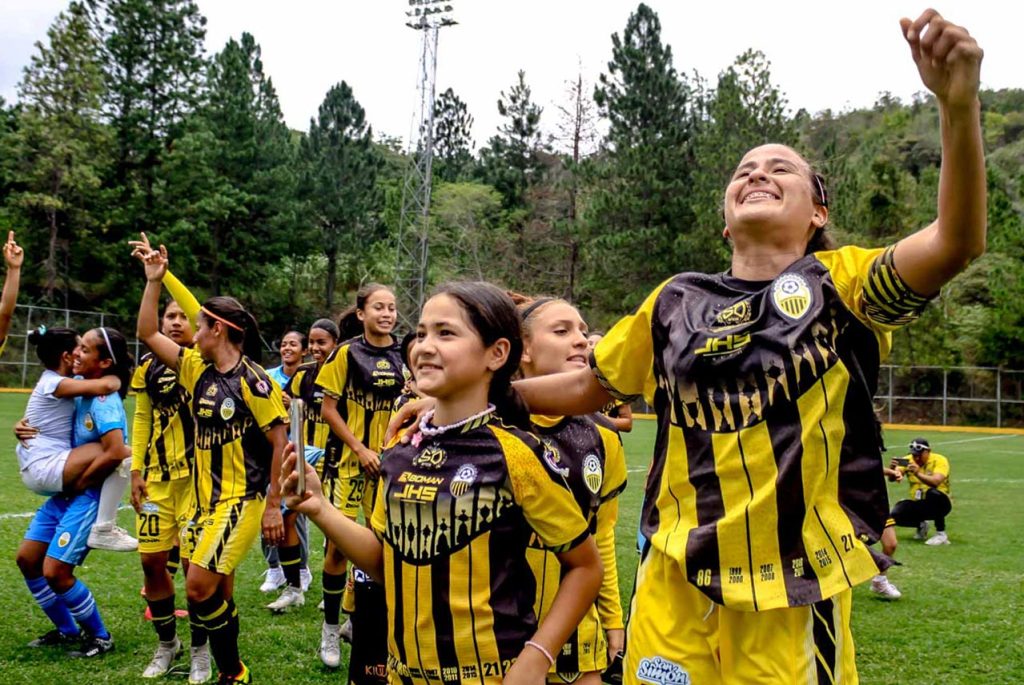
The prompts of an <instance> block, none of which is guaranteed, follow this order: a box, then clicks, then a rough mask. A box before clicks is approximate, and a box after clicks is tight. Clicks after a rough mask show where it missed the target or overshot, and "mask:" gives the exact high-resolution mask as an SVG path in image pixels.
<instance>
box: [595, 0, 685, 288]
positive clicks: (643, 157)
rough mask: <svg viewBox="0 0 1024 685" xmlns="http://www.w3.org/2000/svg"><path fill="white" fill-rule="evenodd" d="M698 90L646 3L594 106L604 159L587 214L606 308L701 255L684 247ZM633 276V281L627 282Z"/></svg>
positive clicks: (616, 39) (617, 42)
mask: <svg viewBox="0 0 1024 685" xmlns="http://www.w3.org/2000/svg"><path fill="white" fill-rule="evenodd" d="M696 95H697V93H696V91H695V89H694V88H693V86H692V85H691V84H690V83H689V82H688V81H687V80H686V79H685V78H683V77H681V76H680V75H679V74H678V73H677V72H676V69H675V67H674V66H673V64H672V49H671V47H670V46H668V45H665V44H663V43H662V41H661V22H660V21H659V19H658V15H657V14H656V13H655V12H654V11H653V10H652V9H651V8H650V7H648V6H647V5H645V4H640V5H639V6H638V7H637V9H636V11H635V12H633V13H632V14H631V15H630V17H629V20H628V21H627V22H626V28H625V30H624V31H623V33H622V35H621V36H620V35H619V34H618V33H616V34H614V35H613V36H612V59H611V61H610V62H609V63H608V72H607V73H604V74H601V76H600V79H599V82H598V85H597V87H596V88H595V90H594V100H595V101H596V103H597V106H598V110H599V112H600V114H601V116H602V117H604V118H605V119H607V122H608V127H609V128H608V136H607V138H606V140H605V148H606V149H607V152H606V154H605V155H603V156H602V158H601V159H600V160H599V162H600V163H599V164H595V165H593V166H592V167H591V170H590V171H591V174H590V181H591V189H590V198H589V202H588V208H587V211H586V218H587V222H588V224H589V231H590V232H591V235H592V236H593V239H592V240H591V241H590V246H589V254H587V255H585V256H586V259H587V261H589V262H590V263H592V264H594V265H595V268H594V270H593V271H592V272H591V274H590V277H589V282H588V284H587V285H588V289H589V290H590V291H591V292H592V294H593V297H594V302H595V303H596V304H598V306H599V307H610V306H614V303H619V306H621V303H623V302H628V303H630V304H635V303H637V302H638V301H639V299H640V297H642V295H643V294H645V293H646V291H647V290H648V289H649V288H650V287H651V286H653V285H654V284H655V283H656V282H657V281H658V280H659V279H662V278H665V277H666V276H668V275H669V274H671V273H673V272H675V271H678V270H679V269H680V268H688V267H689V266H690V264H691V263H692V260H693V258H694V257H695V256H697V255H692V254H691V255H685V254H682V253H681V252H680V250H679V249H678V248H677V242H678V238H677V236H678V235H680V234H682V233H686V232H688V231H690V230H692V227H693V225H694V216H693V211H692V209H691V207H690V203H689V193H690V184H691V175H692V172H693V168H694V162H695V160H694V154H693V137H694V133H695V130H696V128H697V124H698V121H697V117H696V113H695V109H696V102H695V99H696ZM625 274H630V277H628V278H626V277H624V275H625Z"/></svg>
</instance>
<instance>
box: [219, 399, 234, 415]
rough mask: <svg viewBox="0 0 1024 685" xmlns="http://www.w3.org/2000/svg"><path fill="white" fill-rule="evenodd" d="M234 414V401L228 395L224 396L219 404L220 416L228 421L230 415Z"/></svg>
mask: <svg viewBox="0 0 1024 685" xmlns="http://www.w3.org/2000/svg"><path fill="white" fill-rule="evenodd" d="M234 415H235V401H234V400H233V399H231V398H230V397H228V398H226V399H225V400H224V402H223V403H222V404H221V405H220V417H221V418H222V419H224V420H225V421H230V420H231V417H232V416H234Z"/></svg>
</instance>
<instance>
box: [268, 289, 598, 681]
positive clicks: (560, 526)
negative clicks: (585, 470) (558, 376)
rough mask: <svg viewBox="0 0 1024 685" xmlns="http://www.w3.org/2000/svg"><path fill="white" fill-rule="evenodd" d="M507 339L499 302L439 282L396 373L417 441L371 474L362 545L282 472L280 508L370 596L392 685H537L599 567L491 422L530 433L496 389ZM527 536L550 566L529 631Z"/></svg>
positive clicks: (547, 474) (533, 463) (548, 476)
mask: <svg viewBox="0 0 1024 685" xmlns="http://www.w3.org/2000/svg"><path fill="white" fill-rule="evenodd" d="M519 326H520V324H519V318H518V316H517V313H516V310H515V306H514V305H513V304H512V302H511V300H510V299H509V298H508V296H507V295H505V294H504V293H503V292H501V291H500V290H498V289H497V288H495V287H494V286H491V285H487V284H483V283H478V284H450V285H448V286H445V287H442V288H441V289H440V290H439V291H438V293H437V294H436V295H434V296H433V297H431V298H430V300H429V301H428V302H427V303H426V305H425V306H424V309H423V315H422V317H421V318H420V322H419V324H418V326H417V339H416V342H415V344H414V345H413V347H412V350H411V359H412V363H413V367H414V368H415V370H416V379H417V383H418V385H419V387H420V389H421V390H422V391H423V392H425V393H427V394H429V395H430V396H432V397H435V398H437V405H436V410H435V411H434V412H431V413H430V414H428V415H427V416H426V417H425V419H424V423H423V428H422V429H421V438H422V441H421V442H417V443H416V444H413V443H408V444H399V445H397V446H395V447H393V448H391V449H389V450H388V451H387V452H386V454H385V458H384V459H383V460H382V461H381V485H380V489H379V491H378V495H377V502H376V505H375V507H374V510H373V519H372V521H373V530H372V531H371V530H368V529H366V528H363V527H361V526H359V525H358V524H356V523H355V522H353V521H351V520H350V519H348V518H347V517H345V516H343V515H341V514H340V513H339V512H337V511H335V510H334V508H333V507H330V506H328V505H327V503H326V501H325V499H324V498H323V496H322V494H321V493H320V490H319V488H317V487H316V472H315V471H314V470H313V468H312V467H307V468H306V478H307V480H308V482H309V483H310V484H312V487H310V485H307V488H308V489H307V490H306V492H305V493H302V494H299V493H296V491H295V490H296V483H297V477H296V475H295V474H294V473H290V475H289V476H288V479H287V481H286V484H285V486H284V487H285V492H286V493H288V495H289V497H288V503H289V506H291V507H292V508H296V509H299V510H300V511H304V512H305V513H306V514H307V515H309V516H310V517H311V518H312V519H313V521H314V522H316V523H317V525H319V526H320V527H321V528H322V529H323V530H324V532H325V534H326V535H327V536H328V537H329V538H330V539H331V541H332V542H333V543H334V544H335V545H337V546H338V547H339V548H340V549H341V550H342V552H343V553H344V554H345V556H346V557H348V558H350V559H352V560H353V562H354V563H355V564H356V565H358V566H359V568H361V569H363V570H365V571H366V572H367V573H369V574H370V575H371V576H372V577H373V578H374V579H375V580H377V581H378V582H380V583H383V585H384V587H385V590H386V597H387V604H388V621H389V636H388V647H389V657H388V661H389V670H390V672H391V674H392V682H397V680H398V679H401V680H402V681H404V682H430V681H434V682H440V681H445V682H452V683H459V682H465V683H499V682H502V681H503V679H505V680H506V682H510V683H511V682H533V683H542V682H543V681H544V679H545V674H546V673H547V671H548V669H549V668H550V666H551V665H552V664H553V663H554V654H557V653H558V652H559V650H560V649H561V646H562V644H563V643H564V642H565V640H566V639H567V638H568V637H569V635H570V634H571V633H572V631H573V629H574V628H575V626H576V625H577V624H578V623H579V621H580V619H581V618H582V617H583V615H584V614H585V613H586V611H587V610H588V608H589V607H590V606H591V605H592V604H593V602H594V598H595V597H596V596H597V593H598V590H599V587H600V584H601V561H600V556H599V555H598V551H597V547H596V545H595V544H594V542H593V539H592V538H591V536H590V534H589V531H588V527H587V523H586V521H585V520H584V519H583V517H582V515H581V514H580V511H579V507H578V506H577V505H576V503H575V501H574V500H573V498H572V495H571V494H570V493H569V491H568V490H567V489H566V488H565V485H564V480H563V479H562V477H561V474H560V472H559V470H560V469H561V467H560V466H559V464H558V462H557V461H556V457H555V456H554V455H553V454H551V453H550V452H548V451H547V450H546V449H545V448H544V447H543V445H542V444H541V443H540V442H539V441H538V440H537V438H536V437H535V436H533V435H530V434H529V433H526V432H524V431H523V430H521V429H520V428H517V427H514V426H513V425H508V424H506V423H505V422H506V421H507V422H509V423H513V424H517V425H519V426H524V427H528V426H529V415H528V413H527V411H526V408H525V407H524V406H523V405H522V403H521V401H517V400H518V398H517V396H516V395H515V393H514V391H513V390H512V389H511V386H510V380H511V377H512V374H514V373H515V371H516V368H517V367H518V365H519V359H520V355H521V353H522V339H521V337H520V330H519ZM289 450H291V448H289ZM289 463H290V464H294V463H295V462H294V456H289V457H288V460H287V461H286V467H285V468H288V466H287V464H289ZM534 535H536V536H537V537H538V538H539V540H540V544H542V545H544V546H545V547H547V548H549V549H551V550H552V551H554V552H555V553H556V554H557V555H558V559H559V562H560V563H561V565H562V584H561V588H560V590H559V592H558V595H557V597H556V598H555V601H554V603H553V604H552V606H551V609H550V611H549V612H548V614H547V616H546V617H545V618H544V620H543V621H542V622H541V623H540V624H539V626H538V624H537V621H536V618H535V616H534V613H533V601H534V595H535V591H534V590H535V587H534V581H533V576H532V574H531V572H530V568H529V565H528V564H527V562H526V556H525V555H526V546H527V543H528V542H529V540H530V538H531V537H532V536H534Z"/></svg>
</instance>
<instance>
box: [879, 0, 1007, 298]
mask: <svg viewBox="0 0 1024 685" xmlns="http://www.w3.org/2000/svg"><path fill="white" fill-rule="evenodd" d="M900 27H901V28H902V29H903V37H904V38H905V39H906V41H907V44H908V45H909V46H910V53H911V55H912V57H913V59H914V63H915V64H916V65H917V70H918V73H920V75H921V81H922V82H923V83H924V85H925V86H926V87H927V88H928V89H929V90H930V91H931V92H932V93H934V94H935V99H936V100H937V101H938V105H939V123H940V127H941V135H942V167H941V171H940V173H939V196H938V216H937V218H936V219H935V221H934V222H933V223H932V224H930V225H929V226H927V227H926V228H924V229H922V230H920V231H918V232H917V233H915V234H913V235H911V236H909V237H907V238H904V239H903V240H901V241H900V242H899V243H898V244H897V245H896V251H895V253H894V255H893V259H894V261H895V265H896V270H897V271H898V272H899V274H900V276H901V277H902V278H903V280H904V281H905V282H906V284H907V285H908V286H910V287H911V288H912V289H913V290H914V291H916V292H917V293H919V294H921V295H932V294H934V293H937V292H938V291H939V289H940V288H941V287H942V286H943V285H945V284H946V283H947V282H948V281H949V280H950V279H952V278H953V277H954V276H955V275H956V274H958V273H960V272H961V271H963V270H964V269H965V268H966V267H967V265H968V264H969V263H970V262H971V261H972V260H974V259H976V258H977V257H980V256H981V255H982V253H984V252H985V234H986V232H987V229H988V218H987V196H986V192H987V190H986V178H985V155H984V149H983V147H982V137H981V104H980V102H979V100H978V87H979V83H980V78H981V76H980V74H981V59H982V57H983V55H984V53H983V51H982V49H981V48H980V47H978V43H977V41H975V40H974V38H972V37H971V36H970V34H968V33H967V30H966V29H965V28H963V27H962V26H957V25H955V24H952V23H950V22H948V21H946V20H945V19H943V18H942V16H941V15H940V14H939V13H938V12H936V11H935V10H931V9H930V10H926V11H925V12H924V14H922V15H921V16H920V17H918V18H917V19H916V20H915V21H911V20H910V19H901V20H900Z"/></svg>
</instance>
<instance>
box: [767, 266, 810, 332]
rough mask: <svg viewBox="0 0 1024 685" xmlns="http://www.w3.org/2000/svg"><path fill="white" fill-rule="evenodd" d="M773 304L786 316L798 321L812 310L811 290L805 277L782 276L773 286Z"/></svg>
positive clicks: (794, 275) (796, 275) (795, 275)
mask: <svg viewBox="0 0 1024 685" xmlns="http://www.w3.org/2000/svg"><path fill="white" fill-rule="evenodd" d="M772 302H774V303H775V308H776V309H778V310H779V312H781V313H782V314H783V315H784V316H786V317H788V318H790V319H793V320H794V321H796V320H797V319H799V318H800V317H802V316H803V315H804V314H806V313H807V310H808V309H810V308H811V289H810V287H809V286H808V285H807V281H805V280H804V277H803V276H800V275H798V274H782V275H781V276H779V278H778V279H776V281H775V283H774V284H773V285H772Z"/></svg>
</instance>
